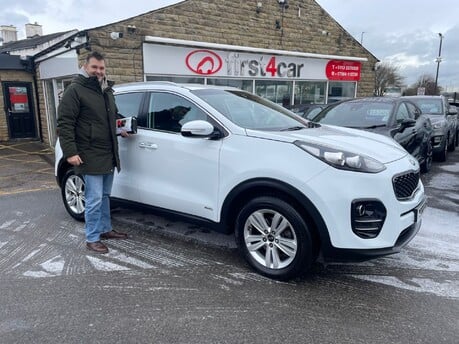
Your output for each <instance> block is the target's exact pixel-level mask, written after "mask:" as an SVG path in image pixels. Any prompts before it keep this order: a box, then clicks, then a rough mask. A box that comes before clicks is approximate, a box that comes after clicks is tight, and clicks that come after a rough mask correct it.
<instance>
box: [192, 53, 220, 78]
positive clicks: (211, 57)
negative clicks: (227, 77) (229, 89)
mask: <svg viewBox="0 0 459 344" xmlns="http://www.w3.org/2000/svg"><path fill="white" fill-rule="evenodd" d="M185 62H186V66H187V67H188V69H189V70H191V71H193V72H195V73H197V74H201V75H211V74H215V73H217V72H218V71H219V70H220V69H221V68H222V66H223V61H222V59H221V57H220V56H218V55H217V54H216V53H214V52H213V51H210V50H203V49H200V50H193V51H192V52H191V53H189V54H188V55H187V56H186V60H185Z"/></svg>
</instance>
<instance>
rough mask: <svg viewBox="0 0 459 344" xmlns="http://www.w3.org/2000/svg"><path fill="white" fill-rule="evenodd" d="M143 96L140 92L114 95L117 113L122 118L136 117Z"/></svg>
mask: <svg viewBox="0 0 459 344" xmlns="http://www.w3.org/2000/svg"><path fill="white" fill-rule="evenodd" d="M143 95H144V94H143V93H141V92H135V93H122V94H116V95H115V101H116V106H117V108H118V113H119V114H120V115H122V116H123V117H131V116H137V115H138V114H139V109H140V104H141V102H142V97H143ZM139 125H140V123H139Z"/></svg>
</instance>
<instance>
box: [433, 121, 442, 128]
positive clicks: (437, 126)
mask: <svg viewBox="0 0 459 344" xmlns="http://www.w3.org/2000/svg"><path fill="white" fill-rule="evenodd" d="M442 126H443V125H442V123H441V122H438V123H434V124H433V125H432V127H433V128H434V129H439V128H441V127H442Z"/></svg>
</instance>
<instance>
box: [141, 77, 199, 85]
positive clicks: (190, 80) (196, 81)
mask: <svg viewBox="0 0 459 344" xmlns="http://www.w3.org/2000/svg"><path fill="white" fill-rule="evenodd" d="M147 81H170V82H176V83H179V84H204V78H194V77H186V76H156V75H147Z"/></svg>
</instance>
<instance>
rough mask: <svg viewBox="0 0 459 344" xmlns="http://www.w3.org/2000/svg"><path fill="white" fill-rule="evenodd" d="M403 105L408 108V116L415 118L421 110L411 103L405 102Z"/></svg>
mask: <svg viewBox="0 0 459 344" xmlns="http://www.w3.org/2000/svg"><path fill="white" fill-rule="evenodd" d="M405 105H406V107H407V108H408V112H409V113H410V118H412V119H417V118H418V117H419V115H420V114H421V111H420V110H419V109H418V108H417V107H416V106H414V105H413V104H411V103H405Z"/></svg>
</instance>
